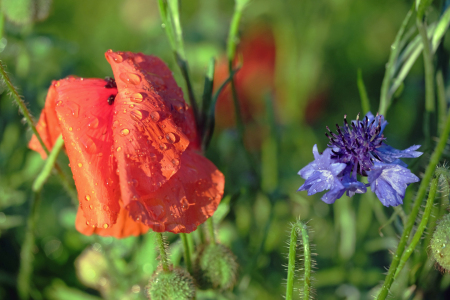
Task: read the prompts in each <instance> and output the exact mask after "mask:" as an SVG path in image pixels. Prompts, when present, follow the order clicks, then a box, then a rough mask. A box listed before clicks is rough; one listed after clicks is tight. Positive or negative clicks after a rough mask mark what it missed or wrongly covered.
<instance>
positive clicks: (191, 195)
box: [127, 150, 225, 233]
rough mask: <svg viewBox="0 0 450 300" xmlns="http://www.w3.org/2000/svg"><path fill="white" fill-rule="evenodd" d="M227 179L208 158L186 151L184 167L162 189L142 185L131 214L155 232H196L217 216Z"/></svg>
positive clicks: (137, 189)
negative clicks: (201, 225)
mask: <svg viewBox="0 0 450 300" xmlns="http://www.w3.org/2000/svg"><path fill="white" fill-rule="evenodd" d="M224 184H225V178H224V176H223V174H222V173H221V172H220V171H219V170H217V168H216V166H214V164H213V163H211V162H210V161H209V160H208V159H207V158H205V157H204V156H202V155H199V154H197V153H195V151H191V150H188V151H185V152H184V153H183V155H182V157H181V168H180V170H179V171H178V172H177V173H176V174H175V175H174V176H172V178H171V179H170V180H169V181H168V182H167V183H165V184H164V185H163V186H162V187H161V188H160V189H159V190H157V191H155V192H151V191H150V189H149V188H148V186H146V185H138V186H137V188H136V191H137V192H138V195H140V197H136V198H135V199H133V200H132V202H131V203H130V204H129V205H128V207H127V209H128V210H129V211H130V215H131V216H132V217H133V218H134V219H135V220H136V221H141V222H142V223H144V224H146V225H148V226H149V227H151V228H152V229H153V230H154V231H157V232H163V231H170V232H173V233H180V232H186V233H189V232H192V231H194V230H195V229H196V228H197V226H198V225H200V224H202V223H203V222H204V221H205V220H206V219H207V218H209V217H210V216H212V215H213V213H214V211H215V210H216V209H217V206H218V205H219V202H220V200H221V198H222V195H223V189H224Z"/></svg>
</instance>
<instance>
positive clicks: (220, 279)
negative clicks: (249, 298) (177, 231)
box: [194, 244, 238, 290]
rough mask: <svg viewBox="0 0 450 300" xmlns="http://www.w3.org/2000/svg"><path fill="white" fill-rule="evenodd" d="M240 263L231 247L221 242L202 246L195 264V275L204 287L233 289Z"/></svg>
mask: <svg viewBox="0 0 450 300" xmlns="http://www.w3.org/2000/svg"><path fill="white" fill-rule="evenodd" d="M237 270H238V263H237V262H236V257H235V256H234V254H233V253H232V252H231V250H230V249H228V248H227V247H225V246H224V245H221V244H216V245H211V244H210V245H204V246H203V247H201V248H200V251H199V253H198V255H197V258H196V260H195V265H194V276H195V279H196V280H197V283H198V284H199V285H200V287H201V288H202V289H207V288H210V287H212V288H214V289H220V290H226V289H231V288H232V287H233V286H234V284H235V283H236V277H237Z"/></svg>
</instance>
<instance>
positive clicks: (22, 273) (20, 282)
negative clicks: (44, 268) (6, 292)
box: [17, 191, 41, 300]
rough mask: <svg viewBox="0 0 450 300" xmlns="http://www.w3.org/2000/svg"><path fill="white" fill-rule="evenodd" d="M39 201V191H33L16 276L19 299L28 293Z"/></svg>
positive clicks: (27, 295) (25, 297)
mask: <svg viewBox="0 0 450 300" xmlns="http://www.w3.org/2000/svg"><path fill="white" fill-rule="evenodd" d="M40 201H41V192H40V191H33V199H32V201H31V207H30V213H29V214H28V219H27V228H26V231H25V240H24V242H23V244H22V249H21V250H20V268H19V275H18V277H17V289H18V292H19V296H20V299H23V300H25V299H28V298H29V295H30V281H31V280H30V278H31V274H32V273H33V261H34V255H33V248H34V244H35V235H34V230H35V228H36V220H37V217H38V207H39V204H40Z"/></svg>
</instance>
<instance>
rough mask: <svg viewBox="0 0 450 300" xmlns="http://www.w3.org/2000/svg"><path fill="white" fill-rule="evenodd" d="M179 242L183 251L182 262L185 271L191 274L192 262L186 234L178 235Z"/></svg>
mask: <svg viewBox="0 0 450 300" xmlns="http://www.w3.org/2000/svg"><path fill="white" fill-rule="evenodd" d="M180 237H181V241H182V242H183V250H184V262H185V263H186V269H187V270H188V272H189V273H191V274H192V261H191V251H190V247H189V242H188V238H187V234H186V233H180Z"/></svg>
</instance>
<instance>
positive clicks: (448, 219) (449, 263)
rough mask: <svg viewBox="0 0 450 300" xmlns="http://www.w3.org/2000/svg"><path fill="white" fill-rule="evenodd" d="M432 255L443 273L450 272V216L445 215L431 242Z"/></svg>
mask: <svg viewBox="0 0 450 300" xmlns="http://www.w3.org/2000/svg"><path fill="white" fill-rule="evenodd" d="M430 248H431V255H432V256H433V258H434V259H435V260H436V262H437V263H438V264H439V267H440V269H441V271H443V272H449V271H450V214H447V215H445V216H444V217H443V218H442V219H441V220H440V221H439V224H438V225H437V226H436V231H435V232H434V234H433V238H432V239H431V242H430Z"/></svg>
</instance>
